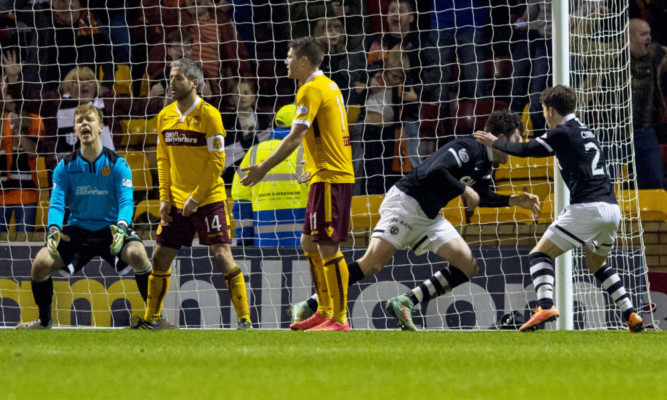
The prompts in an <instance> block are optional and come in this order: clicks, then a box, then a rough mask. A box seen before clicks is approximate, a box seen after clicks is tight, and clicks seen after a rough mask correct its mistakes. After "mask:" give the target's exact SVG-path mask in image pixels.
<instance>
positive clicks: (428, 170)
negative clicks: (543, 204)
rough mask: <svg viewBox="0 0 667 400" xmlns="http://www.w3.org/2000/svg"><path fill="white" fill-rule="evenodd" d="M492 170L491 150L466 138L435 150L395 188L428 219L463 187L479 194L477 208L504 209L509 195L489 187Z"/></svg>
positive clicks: (458, 193) (468, 137)
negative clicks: (413, 200) (415, 201)
mask: <svg viewBox="0 0 667 400" xmlns="http://www.w3.org/2000/svg"><path fill="white" fill-rule="evenodd" d="M492 168H493V156H492V153H491V149H489V148H487V147H486V146H484V145H482V144H480V143H477V142H476V141H475V139H474V138H473V137H472V136H467V137H464V138H460V139H456V140H453V141H451V142H449V143H448V144H447V145H445V146H443V147H441V148H440V149H438V151H436V152H435V153H433V154H432V155H430V156H429V157H428V158H427V159H426V160H424V162H422V163H421V164H419V165H418V166H417V168H415V170H414V171H412V172H411V173H410V174H408V175H405V176H404V177H403V178H401V179H400V180H399V181H398V182H396V185H395V186H396V187H397V188H398V189H400V190H401V191H402V192H405V193H406V194H408V195H410V196H411V197H413V198H414V199H415V200H417V202H418V203H419V206H420V207H421V208H422V210H424V213H425V214H426V216H427V217H429V218H435V217H436V216H437V215H438V213H439V212H440V209H441V208H442V207H444V206H445V205H447V203H449V201H450V200H452V199H454V198H456V197H457V196H459V195H460V194H461V193H463V191H464V190H465V187H466V186H470V187H472V188H473V189H475V191H476V192H477V193H478V194H479V196H480V204H479V205H480V207H506V206H508V205H509V198H510V196H505V195H500V194H497V193H495V192H494V191H492V190H491V189H490V187H489V186H490V184H491V171H492Z"/></svg>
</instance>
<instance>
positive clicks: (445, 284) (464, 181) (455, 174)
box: [292, 110, 540, 330]
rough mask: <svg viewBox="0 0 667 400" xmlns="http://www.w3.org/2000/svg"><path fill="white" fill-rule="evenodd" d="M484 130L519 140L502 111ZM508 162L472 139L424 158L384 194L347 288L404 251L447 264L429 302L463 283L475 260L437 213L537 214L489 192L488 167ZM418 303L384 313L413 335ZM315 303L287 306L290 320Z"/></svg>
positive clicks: (519, 201)
mask: <svg viewBox="0 0 667 400" xmlns="http://www.w3.org/2000/svg"><path fill="white" fill-rule="evenodd" d="M485 129H487V130H489V131H491V132H494V133H496V134H497V135H498V136H499V137H502V138H504V139H506V140H508V141H509V142H512V143H513V142H518V141H520V140H521V131H520V129H521V119H520V118H519V117H518V116H517V115H515V114H512V113H510V112H508V111H506V110H503V111H496V112H494V113H493V114H491V116H490V117H489V119H488V120H487V122H486V125H485ZM508 160H509V156H508V155H507V154H504V153H502V152H500V151H498V150H488V149H486V148H485V147H484V146H482V145H480V144H479V143H477V142H475V139H474V138H473V137H472V136H467V137H463V138H460V139H456V140H453V141H452V142H450V143H448V144H447V145H446V146H443V147H441V148H440V149H438V150H437V151H436V152H435V153H433V154H432V155H430V156H429V157H428V158H427V159H426V160H424V162H422V163H421V164H420V165H419V166H417V168H415V170H414V171H413V172H411V173H410V174H408V175H405V176H404V177H403V178H401V179H400V180H399V181H398V182H396V184H395V185H394V186H393V187H392V188H391V189H389V192H388V193H387V195H386V196H385V198H384V200H383V201H382V204H381V205H380V221H379V222H378V224H377V226H376V227H375V229H373V234H372V235H371V242H370V244H369V247H368V249H367V250H366V253H365V254H364V255H363V256H362V257H361V258H360V259H359V260H358V261H356V262H353V263H351V264H350V266H349V271H350V279H349V284H352V283H354V282H357V281H359V280H361V279H363V278H364V277H365V276H368V275H373V274H376V273H378V272H380V270H381V269H382V268H383V267H384V266H385V265H386V264H387V263H388V262H389V260H391V258H392V257H393V255H394V253H395V252H396V250H398V249H402V248H406V247H410V248H412V250H413V251H414V252H415V253H416V254H424V253H426V252H428V251H431V252H433V253H435V254H437V255H438V256H440V257H441V258H443V259H444V260H446V261H448V262H449V263H450V266H449V267H448V268H444V269H443V270H441V271H439V272H438V273H436V275H435V278H437V283H436V285H437V287H438V291H437V293H436V292H433V293H431V294H430V296H431V297H435V296H436V295H441V294H444V293H445V292H446V291H450V290H451V289H453V288H455V287H456V286H459V285H461V284H463V283H465V282H467V281H469V280H470V279H471V278H472V277H473V276H474V275H475V274H477V271H478V270H479V268H478V266H477V260H476V259H475V257H474V256H473V255H472V252H471V250H470V248H469V247H468V245H467V244H466V242H465V241H464V240H463V238H461V236H460V235H459V233H458V232H457V230H456V229H455V228H454V227H453V226H452V224H451V223H450V222H449V221H447V220H446V219H445V218H444V217H443V216H442V214H440V210H441V209H442V207H444V206H445V205H446V204H447V203H448V202H449V201H450V200H452V199H454V198H456V197H457V196H459V195H460V196H461V197H462V198H463V200H464V203H465V204H466V208H467V209H468V211H472V210H474V209H475V207H477V206H478V205H479V206H480V207H506V206H520V207H523V208H526V209H529V210H531V211H532V212H533V215H535V216H536V215H537V213H539V210H540V201H539V198H538V197H537V196H535V195H533V194H530V193H523V194H520V195H512V196H506V195H500V194H497V193H495V192H493V191H492V190H491V189H490V188H489V184H490V182H491V171H492V168H493V166H494V165H496V166H497V165H498V164H505V163H507V161H508ZM420 300H421V298H415V297H410V298H408V296H406V295H403V296H399V297H397V298H394V299H392V300H390V301H389V302H388V303H387V309H388V311H389V312H391V313H393V314H394V315H395V316H396V317H397V318H398V323H399V325H400V326H401V328H403V329H410V330H416V327H415V326H414V324H413V323H412V317H411V315H410V314H411V311H412V307H413V306H414V304H416V303H417V302H419V301H420ZM316 301H317V299H316V298H315V297H312V298H310V299H308V300H306V301H303V302H300V303H297V304H294V305H293V306H292V310H293V312H292V319H293V320H299V319H302V318H304V317H305V316H307V315H309V314H310V313H312V311H311V310H312V306H313V305H314V304H315V302H316Z"/></svg>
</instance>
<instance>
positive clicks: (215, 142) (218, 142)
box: [213, 137, 222, 150]
mask: <svg viewBox="0 0 667 400" xmlns="http://www.w3.org/2000/svg"><path fill="white" fill-rule="evenodd" d="M213 148H214V149H215V150H220V149H221V148H222V139H220V138H218V137H217V138H215V139H213Z"/></svg>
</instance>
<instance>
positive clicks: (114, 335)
mask: <svg viewBox="0 0 667 400" xmlns="http://www.w3.org/2000/svg"><path fill="white" fill-rule="evenodd" d="M666 365H667V334H666V333H665V332H645V333H642V334H629V333H628V332H624V331H594V332H556V331H541V332H532V333H525V334H524V333H519V332H452V331H446V332H433V331H430V332H417V333H415V332H396V331H352V332H349V333H344V332H336V333H330V332H326V333H323V332H317V333H315V332H313V333H307V332H289V331H250V332H236V331H215V330H206V331H202V330H181V331H160V332H147V331H127V330H85V329H65V330H62V329H55V330H51V331H14V330H6V329H4V330H0V400H4V399H41V398H49V399H84V398H85V399H132V398H141V399H307V398H308V399H310V398H315V399H318V398H320V399H399V398H402V399H511V398H517V399H523V398H537V399H578V398H587V399H614V398H617V397H620V398H624V397H632V398H641V399H664V398H667V385H666V384H665V378H666V377H667V373H666V372H665V366H666Z"/></svg>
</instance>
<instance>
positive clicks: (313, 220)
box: [241, 37, 354, 331]
mask: <svg viewBox="0 0 667 400" xmlns="http://www.w3.org/2000/svg"><path fill="white" fill-rule="evenodd" d="M323 58H324V54H323V52H322V48H321V47H320V44H319V42H318V41H317V40H315V38H312V37H305V38H301V39H297V40H295V41H294V42H292V43H291V44H290V49H289V51H288V53H287V59H286V60H285V64H287V76H288V78H292V79H296V80H297V81H298V82H299V84H300V85H301V87H300V88H299V90H298V92H297V94H296V115H295V117H294V119H293V120H292V128H291V131H290V133H289V134H288V135H287V136H286V137H285V138H284V139H283V141H282V142H281V143H280V145H279V146H278V148H276V150H275V151H274V152H273V153H272V154H271V155H270V156H269V157H268V158H267V159H265V160H264V161H263V162H262V163H261V164H259V165H251V166H249V167H246V168H243V171H245V172H246V173H247V175H246V176H245V177H244V178H243V179H241V184H243V185H254V184H256V183H257V182H259V181H261V180H262V178H263V177H264V175H266V173H267V172H268V171H269V170H271V168H273V167H275V166H276V165H278V164H279V163H280V162H281V161H282V160H284V159H285V158H287V157H289V155H290V154H292V152H293V151H294V150H295V149H296V148H297V147H298V146H299V144H300V143H301V142H302V141H303V142H305V143H304V154H305V156H306V157H305V158H306V168H307V170H308V173H309V174H310V182H311V186H310V191H309V195H308V204H307V206H306V217H305V223H304V226H303V231H302V235H301V245H302V246H303V250H304V252H305V253H306V258H308V262H309V264H310V272H311V278H312V280H313V286H314V287H315V291H316V292H317V295H318V297H319V299H320V302H319V307H318V312H316V313H315V314H314V315H313V316H312V317H311V318H310V319H309V320H308V323H306V324H302V325H300V326H299V327H295V326H290V328H292V329H309V330H318V331H319V330H328V331H348V330H350V324H349V322H348V321H347V286H348V277H349V272H348V268H347V263H346V262H345V259H344V258H343V254H342V253H341V252H340V244H339V243H340V242H344V241H346V240H347V234H348V231H349V221H350V205H351V202H352V189H353V187H354V171H353V168H352V148H351V147H350V134H349V130H348V127H347V117H346V114H345V105H344V104H343V95H342V94H341V92H340V89H339V88H338V85H336V83H335V82H334V81H332V80H331V79H329V78H327V77H326V76H324V74H323V73H322V71H321V70H320V64H321V63H322V60H323ZM304 322H305V321H304ZM293 325H294V324H293Z"/></svg>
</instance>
